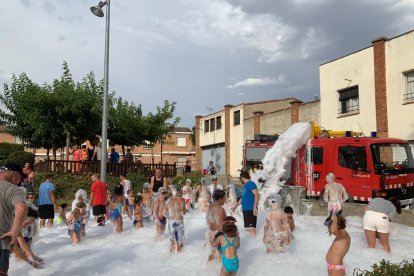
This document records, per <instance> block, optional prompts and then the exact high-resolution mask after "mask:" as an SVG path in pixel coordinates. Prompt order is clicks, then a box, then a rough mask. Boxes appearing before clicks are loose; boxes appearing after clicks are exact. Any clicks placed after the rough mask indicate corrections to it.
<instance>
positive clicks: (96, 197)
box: [89, 174, 108, 222]
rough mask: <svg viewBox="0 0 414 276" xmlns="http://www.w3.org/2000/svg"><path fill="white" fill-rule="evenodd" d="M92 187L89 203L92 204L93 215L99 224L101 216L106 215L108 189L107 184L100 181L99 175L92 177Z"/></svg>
mask: <svg viewBox="0 0 414 276" xmlns="http://www.w3.org/2000/svg"><path fill="white" fill-rule="evenodd" d="M91 180H92V186H91V195H90V199H89V201H90V202H92V213H93V215H94V216H95V220H96V222H98V217H99V215H105V214H106V199H107V192H108V189H107V187H106V184H105V183H104V182H102V181H101V180H99V177H98V175H97V174H93V175H92V176H91Z"/></svg>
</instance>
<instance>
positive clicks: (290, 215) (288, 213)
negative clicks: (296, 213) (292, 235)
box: [283, 206, 295, 232]
mask: <svg viewBox="0 0 414 276" xmlns="http://www.w3.org/2000/svg"><path fill="white" fill-rule="evenodd" d="M283 212H285V214H286V216H287V219H288V223H289V226H290V231H291V232H293V230H295V220H294V219H293V209H292V207H290V206H286V207H285V209H283Z"/></svg>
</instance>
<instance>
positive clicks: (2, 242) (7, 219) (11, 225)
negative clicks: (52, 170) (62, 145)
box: [0, 164, 27, 275]
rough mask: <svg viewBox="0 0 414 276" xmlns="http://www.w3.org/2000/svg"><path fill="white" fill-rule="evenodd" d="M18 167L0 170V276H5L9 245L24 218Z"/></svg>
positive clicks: (24, 209)
mask: <svg viewBox="0 0 414 276" xmlns="http://www.w3.org/2000/svg"><path fill="white" fill-rule="evenodd" d="M19 167H20V166H18V165H10V164H9V165H8V166H7V167H6V168H3V169H1V170H0V202H1V204H0V221H1V223H0V275H7V272H8V270H9V257H10V245H13V244H14V243H15V242H16V240H17V236H18V235H19V233H20V230H21V228H22V224H23V221H24V219H25V217H26V210H27V208H26V203H25V200H24V194H23V191H22V190H21V189H20V188H19V187H18V186H17V184H19V182H20V178H21V175H22V173H23V172H22V168H21V167H20V168H19ZM13 215H14V218H13Z"/></svg>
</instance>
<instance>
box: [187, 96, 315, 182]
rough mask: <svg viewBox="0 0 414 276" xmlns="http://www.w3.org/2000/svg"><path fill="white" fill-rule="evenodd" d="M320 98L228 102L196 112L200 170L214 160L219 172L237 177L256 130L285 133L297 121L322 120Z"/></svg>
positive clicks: (260, 132) (266, 132) (196, 149)
mask: <svg viewBox="0 0 414 276" xmlns="http://www.w3.org/2000/svg"><path fill="white" fill-rule="evenodd" d="M319 118H320V112H319V100H315V101H313V102H308V103H303V102H301V101H299V100H297V99H295V98H287V99H278V100H269V101H263V102H254V103H242V104H239V105H236V106H233V105H226V106H224V110H221V111H218V112H214V113H211V114H209V115H206V116H204V117H202V116H196V147H195V151H196V160H197V164H200V166H199V167H198V169H199V170H202V169H204V168H206V167H207V165H208V163H209V161H213V162H214V164H215V165H216V169H217V172H218V174H219V175H227V176H232V177H236V176H238V175H239V171H238V170H240V169H241V168H242V165H241V163H242V160H243V146H244V143H245V141H246V140H253V139H254V135H255V134H269V135H274V134H281V133H283V132H284V131H285V130H286V129H287V128H289V127H290V126H291V125H292V124H293V123H296V122H308V121H314V122H318V123H319V122H320V120H319Z"/></svg>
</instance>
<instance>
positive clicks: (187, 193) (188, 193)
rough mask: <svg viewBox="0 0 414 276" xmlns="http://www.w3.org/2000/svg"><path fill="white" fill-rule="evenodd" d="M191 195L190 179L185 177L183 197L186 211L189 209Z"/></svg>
mask: <svg viewBox="0 0 414 276" xmlns="http://www.w3.org/2000/svg"><path fill="white" fill-rule="evenodd" d="M192 195H193V189H192V188H191V179H189V178H187V180H186V181H185V186H184V187H183V199H184V200H185V207H186V208H187V210H188V211H190V210H191V198H192Z"/></svg>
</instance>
